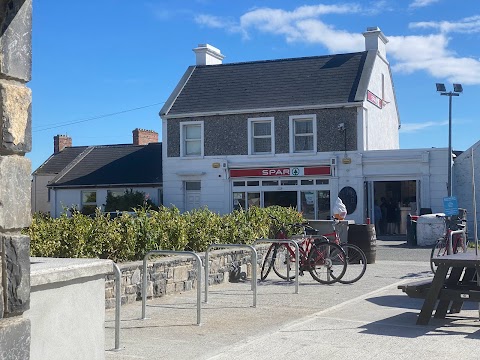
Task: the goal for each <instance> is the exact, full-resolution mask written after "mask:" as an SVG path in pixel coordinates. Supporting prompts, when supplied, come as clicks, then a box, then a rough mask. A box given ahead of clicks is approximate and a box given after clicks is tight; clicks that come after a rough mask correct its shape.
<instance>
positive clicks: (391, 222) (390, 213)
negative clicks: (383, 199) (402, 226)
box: [387, 198, 397, 235]
mask: <svg viewBox="0 0 480 360" xmlns="http://www.w3.org/2000/svg"><path fill="white" fill-rule="evenodd" d="M396 208H397V206H396V204H395V201H393V199H392V198H390V199H389V200H388V204H387V235H395V234H396V232H397V230H396V225H397V214H396Z"/></svg>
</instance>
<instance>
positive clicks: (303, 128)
mask: <svg viewBox="0 0 480 360" xmlns="http://www.w3.org/2000/svg"><path fill="white" fill-rule="evenodd" d="M295 134H313V121H312V120H295Z"/></svg>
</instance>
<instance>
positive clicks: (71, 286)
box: [24, 258, 114, 360]
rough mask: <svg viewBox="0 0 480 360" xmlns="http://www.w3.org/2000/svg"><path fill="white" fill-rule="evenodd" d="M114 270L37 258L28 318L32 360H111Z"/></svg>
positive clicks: (105, 263)
mask: <svg viewBox="0 0 480 360" xmlns="http://www.w3.org/2000/svg"><path fill="white" fill-rule="evenodd" d="M112 270H113V269H112V262H111V261H109V260H98V259H95V260H94V259H53V258H50V259H46V258H32V266H31V293H30V309H29V310H28V311H26V312H25V313H24V316H25V317H26V318H28V319H29V320H30V322H31V344H30V358H31V359H32V360H45V359H48V360H57V359H58V360H64V359H69V360H76V359H78V360H80V359H92V360H102V359H105V274H107V273H110V272H112ZM113 347H114V344H112V345H111V348H113Z"/></svg>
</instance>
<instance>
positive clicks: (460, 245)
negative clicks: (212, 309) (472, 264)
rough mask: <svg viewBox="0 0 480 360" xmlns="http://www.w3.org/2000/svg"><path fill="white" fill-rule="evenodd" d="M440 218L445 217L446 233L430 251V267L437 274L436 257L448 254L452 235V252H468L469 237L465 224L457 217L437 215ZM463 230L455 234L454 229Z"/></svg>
mask: <svg viewBox="0 0 480 360" xmlns="http://www.w3.org/2000/svg"><path fill="white" fill-rule="evenodd" d="M437 217H438V218H443V222H444V233H443V236H442V237H441V238H438V239H437V241H436V242H435V244H434V245H433V247H432V252H431V253H430V268H431V269H432V272H433V273H434V274H435V271H436V270H437V266H436V265H435V263H434V262H433V258H434V257H439V256H444V255H447V254H448V242H449V239H450V236H451V237H452V254H457V253H459V252H460V253H464V252H467V244H468V239H467V236H466V234H465V225H463V224H460V223H459V222H458V220H457V219H456V217H452V218H451V219H449V218H448V217H447V216H444V215H437ZM457 230H462V231H463V233H462V234H458V233H456V234H453V235H451V233H452V231H457Z"/></svg>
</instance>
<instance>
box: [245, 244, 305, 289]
mask: <svg viewBox="0 0 480 360" xmlns="http://www.w3.org/2000/svg"><path fill="white" fill-rule="evenodd" d="M259 243H275V244H284V243H289V244H292V245H293V247H294V248H295V258H296V259H297V261H295V294H298V276H299V271H298V270H299V269H298V262H299V259H300V250H299V248H298V243H297V242H296V241H295V240H292V239H257V240H255V241H254V242H253V245H254V246H255V245H257V244H259ZM289 268H290V267H287V278H288V277H289V271H290V269H289Z"/></svg>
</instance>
